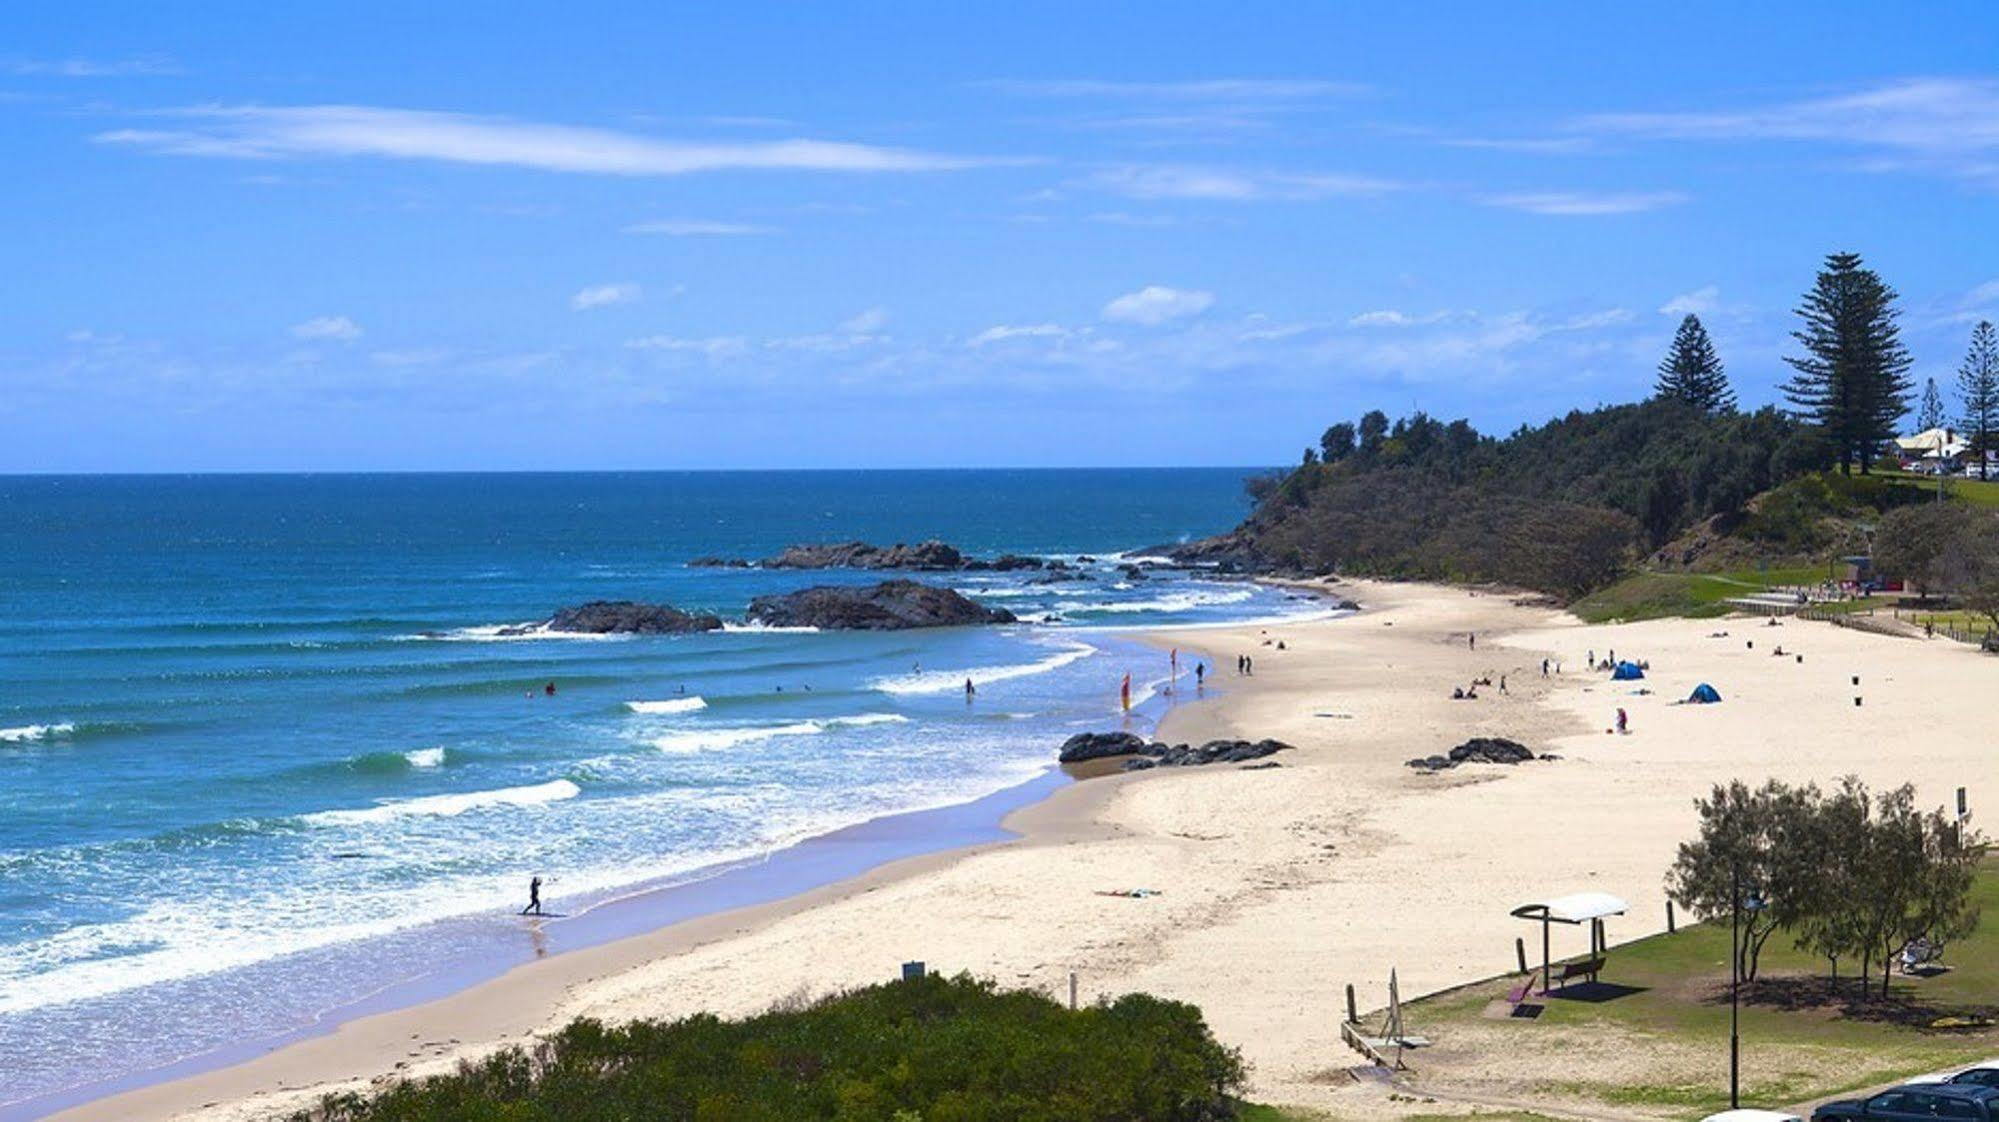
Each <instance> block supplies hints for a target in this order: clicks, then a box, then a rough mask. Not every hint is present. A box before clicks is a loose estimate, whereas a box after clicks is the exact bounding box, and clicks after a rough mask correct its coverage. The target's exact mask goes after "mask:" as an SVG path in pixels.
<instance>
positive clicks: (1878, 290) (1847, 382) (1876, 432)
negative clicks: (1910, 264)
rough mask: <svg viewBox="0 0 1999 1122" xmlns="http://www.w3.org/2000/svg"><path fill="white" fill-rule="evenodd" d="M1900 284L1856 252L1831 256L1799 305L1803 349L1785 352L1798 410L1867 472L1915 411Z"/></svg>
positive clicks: (1841, 456)
mask: <svg viewBox="0 0 1999 1122" xmlns="http://www.w3.org/2000/svg"><path fill="white" fill-rule="evenodd" d="M1895 299H1896V294H1895V290H1894V289H1892V288H1890V287H1888V285H1887V284H1886V283H1885V282H1883V281H1882V280H1881V278H1880V276H1879V275H1877V274H1876V273H1875V272H1874V270H1872V269H1868V268H1865V267H1864V266H1863V265H1862V263H1861V260H1860V255H1859V254H1857V253H1835V254H1832V255H1830V256H1828V257H1827V258H1826V261H1825V268H1823V269H1821V270H1819V275H1818V280H1817V282H1816V283H1815V284H1814V285H1813V286H1812V288H1811V290H1810V291H1809V292H1806V293H1805V296H1804V300H1803V302H1802V303H1800V304H1799V306H1798V309H1797V314H1798V317H1799V318H1800V319H1801V320H1803V325H1802V326H1801V327H1800V328H1799V329H1798V330H1796V331H1793V332H1792V333H1791V336H1792V338H1794V339H1796V340H1797V341H1798V343H1799V345H1800V346H1802V347H1803V348H1804V351H1805V353H1804V354H1802V355H1798V356H1786V357H1785V359H1784V361H1785V362H1787V363H1789V364H1790V365H1791V368H1792V370H1793V374H1792V376H1791V379H1790V380H1789V381H1788V382H1786V383H1784V386H1783V392H1784V396H1785V397H1786V398H1787V399H1788V400H1789V401H1790V403H1791V405H1792V407H1793V409H1794V410H1795V411H1796V413H1797V415H1798V416H1799V417H1801V418H1803V419H1804V420H1807V421H1810V422H1811V423H1813V424H1815V425H1817V426H1818V427H1819V428H1820V429H1821V430H1822V431H1823V433H1824V435H1825V438H1826V440H1827V441H1828V442H1829V444H1830V445H1831V447H1832V449H1833V451H1834V453H1835V455H1836V457H1837V458H1838V460H1839V465H1840V469H1841V470H1842V471H1845V472H1849V473H1850V472H1851V471H1852V469H1853V465H1854V464H1856V463H1857V464H1859V465H1860V470H1861V472H1862V473H1863V474H1865V473H1866V472H1867V471H1868V470H1869V469H1870V467H1871V466H1872V465H1873V462H1874V460H1875V459H1876V457H1877V456H1878V455H1879V452H1880V448H1881V446H1882V445H1883V444H1884V443H1886V442H1887V441H1888V440H1889V439H1890V438H1891V437H1893V436H1894V435H1895V429H1896V425H1897V424H1898V423H1899V422H1900V421H1901V419H1902V417H1903V415H1904V414H1906V413H1907V412H1908V411H1909V390H1910V389H1911V382H1910V380H1909V367H1910V366H1911V365H1912V363H1913V362H1914V360H1913V359H1912V358H1910V356H1909V352H1908V349H1907V348H1905V347H1904V346H1903V345H1902V340H1901V328H1900V327H1899V326H1898V325H1897V324H1896V322H1895V321H1896V319H1897V317H1898V316H1899V314H1900V313H1899V312H1897V310H1896V308H1895Z"/></svg>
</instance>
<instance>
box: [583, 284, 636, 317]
mask: <svg viewBox="0 0 1999 1122" xmlns="http://www.w3.org/2000/svg"><path fill="white" fill-rule="evenodd" d="M640 295H641V293H640V290H639V286H638V285H635V284H597V285H591V286H590V287H589V288H586V289H584V290H582V291H581V292H578V293H577V294H576V295H574V296H571V297H570V298H569V306H570V307H572V308H574V309H576V310H577V311H579V312H587V311H589V310H590V309H592V308H608V307H610V306H611V305H613V304H631V303H636V302H637V301H638V298H639V296H640Z"/></svg>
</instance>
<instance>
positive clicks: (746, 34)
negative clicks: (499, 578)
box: [0, 3, 1999, 471]
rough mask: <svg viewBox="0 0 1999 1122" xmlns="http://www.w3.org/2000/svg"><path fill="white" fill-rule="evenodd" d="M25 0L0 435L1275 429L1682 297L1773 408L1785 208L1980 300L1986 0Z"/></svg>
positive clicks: (17, 52)
mask: <svg viewBox="0 0 1999 1122" xmlns="http://www.w3.org/2000/svg"><path fill="white" fill-rule="evenodd" d="M24 7H26V6H14V7H12V8H10V9H9V10H8V11H7V12H6V13H5V14H0V122H4V127H3V128H0V136H4V137H5V145H4V148H0V152H4V157H0V158H4V161H5V166H4V168H3V169H0V171H4V174H0V205H3V206H4V210H5V214H6V215H7V219H6V225H5V236H4V237H0V269H4V270H5V273H6V275H7V276H8V278H9V282H10V283H9V284H8V285H7V286H6V291H7V298H6V299H5V300H0V428H4V430H5V431H6V432H7V434H8V436H7V439H6V440H4V441H0V471H188V470H333V469H348V470H388V469H396V470H401V469H426V470H427V469H551V468H645V467H661V468H667V467H799V466H803V467H849V466H933V465H964V466H977V465H1051V466H1052V465H1090V464H1253V463H1275V462H1287V461H1290V460H1292V459H1294V458H1295V457H1296V455H1297V450H1298V449H1299V448H1300V447H1302V446H1304V445H1305V444H1306V443H1308V442H1310V441H1312V440H1313V439H1314V438H1315V437H1316V434H1317V433H1318V432H1319V431H1320V430H1321V429H1322V428H1323V427H1324V426H1325V425H1326V424H1327V423H1329V422H1331V421H1334V420H1338V419H1342V418H1350V417H1352V416H1355V415H1357V414H1358V413H1360V412H1361V411H1363V410H1366V409H1369V408H1376V407H1378V408H1382V409H1385V410H1387V411H1389V412H1390V413H1399V412H1406V411H1408V410H1409V409H1412V408H1417V407H1420V408H1423V409H1426V410H1428V411H1430V412H1431V413H1434V414H1438V415H1442V416H1446V417H1458V416H1466V417H1469V418H1471V419H1472V420H1473V422H1474V423H1476V424H1478V425H1479V426H1480V427H1481V428H1486V429H1489V430H1505V429H1508V428H1510V427H1512V426H1514V425H1516V424H1518V423H1520V422H1523V421H1538V420H1542V419H1545V418H1546V417H1548V416H1551V415H1554V414H1557V413H1560V412H1563V411H1565V410H1567V409H1568V408H1570V407H1573V406H1583V407H1587V406H1591V405H1594V404H1597V403H1599V402H1612V401H1623V400H1631V399H1634V398H1637V397H1640V396H1643V395H1644V394H1645V392H1646V391H1647V388H1648V387H1649V385H1650V381H1651V378H1652V372H1653V366H1654V365H1655V363H1656V362H1657V360H1658V357H1659V354H1660V352H1661V351H1662V350H1663V348H1664V346H1665V344H1666V341H1667V340H1668V338H1669V337H1670V335H1671V332H1672V329H1673V327H1674V326H1675V324H1676V322H1677V319H1678V315H1679V313H1680V312H1681V311H1683V310H1689V309H1691V310H1695V311H1698V312H1699V313H1700V314H1701V315H1702V317H1703V319H1705V320H1706V321H1707V322H1708V324H1709V327H1710V329H1711V330H1712V331H1713V333H1714V335H1715V336H1716V340H1717V343H1718V345H1719V347H1720V349H1721V353H1722V357H1723V359H1724V361H1725V362H1726V363H1727V364H1728V367H1729V372H1730V374H1731V376H1732V377H1733V378H1734V379H1735V381H1736V383H1737V386H1738V389H1739V392H1740V393H1741V396H1742V397H1743V399H1744V401H1745V402H1746V403H1751V404H1759V403H1762V402H1766V401H1769V400H1772V398H1773V396H1774V395H1773V389H1772V387H1773V386H1774V385H1775V384H1776V383H1777V382H1779V381H1781V380H1782V378H1783V376H1784V367H1783V365H1782V361H1781V359H1782V356H1783V354H1785V353H1786V351H1787V346H1788V340H1787V337H1786V333H1787V332H1788V330H1789V329H1790V327H1791V318H1792V317H1791V315H1790V311H1789V309H1791V308H1792V307H1793V306H1794V305H1795V303H1796V300H1797V297H1798V294H1799V293H1800V292H1801V291H1802V290H1803V289H1804V288H1805V287H1806V286H1807V285H1808V284H1809V283H1810V281H1811V277H1812V273H1813V270H1814V268H1815V267H1816V265H1817V263H1818V261H1819V259H1820V257H1821V256H1822V255H1823V254H1825V253H1826V252H1829V251H1833V250H1843V249H1851V250H1855V251H1858V252H1860V253H1862V254H1863V255H1865V257H1866V258H1867V259H1868V261H1869V262H1870V263H1871V264H1873V265H1874V266H1875V267H1876V268H1878V269H1879V270H1880V271H1881V272H1882V273H1883V275H1884V276H1885V277H1886V278H1887V279H1888V281H1889V282H1890V283H1891V284H1893V285H1895V286H1896V287H1897V288H1898V289H1899V290H1900V291H1901V292H1902V294H1903V297H1904V303H1903V306H1904V310H1905V324H1906V332H1907V336H1908V340H1909V342H1910V344H1911V346H1912V348H1913V350H1914V352H1915V354H1916V357H1917V360H1918V367H1917V371H1918V374H1919V375H1921V376H1928V375H1935V376H1937V377H1938V379H1939V381H1940V382H1947V381H1948V379H1949V377H1950V374H1951V372H1952V371H1953V370H1954V369H1955V367H1956V364H1957V362H1958V360H1959V358H1960V356H1961V355H1962V352H1963V348H1964V344H1965V340H1966V337H1967V336H1968V334H1969V331H1970V325H1971V322H1972V321H1973V320H1975V319H1976V318H1978V317H1979V316H1981V315H1993V316H1999V255H1995V252H1994V251H1995V249H1996V248H1999V221H1995V217H1999V209H1995V208H1999V62H1995V60H1999V7H1995V6H1994V5H1992V4H1990V3H1963V4H1947V3H1937V4H1922V5H1908V6H1888V5H1880V4H1873V5H1862V4H1842V3H1812V4H1757V5H1740V4H1698V3H1695V4H1675V5H1670V6H1657V5H1650V6H1644V7H1642V8H1641V7H1640V6H1636V5H1602V4H1554V3H1548V4H1531V5H1489V4H1478V5H1474V4H1459V5H1386V4H1384V5H1369V6H1361V5H1338V6H1335V5H1322V4H1310V5H1305V4H1300V5H1293V6H1289V7H1280V6H1276V5H1240V4H1212V5H1194V4H1130V5H1110V4H1098V5H1076V4H1040V3H1015V4H1008V5H992V6H987V7H986V8H984V9H983V10H976V11H975V10H973V9H971V7H970V6H968V5H937V4H914V3H910V4H880V3H841V4H814V5H807V4H796V5H785V6H767V7H757V6H750V5H732V6H728V8H729V10H726V11H716V10H704V9H703V8H697V7H695V6H673V7H668V6H665V5H657V4H632V5H601V4H600V5H588V6H587V7H588V8H589V9H590V10H589V11H588V12H583V13H579V12H578V11H576V10H574V9H575V8H576V7H581V6H567V5H565V6H554V5H550V6H545V7H540V8H536V9H530V8H528V7H526V6H505V7H504V8H503V9H502V10H503V11H504V12H505V14H500V15H495V14H492V12H493V11H494V9H492V7H491V6H489V5H480V6H471V5H465V6H451V5H443V4H439V5H422V6H414V5H402V4H399V5H369V4H343V5H338V6H334V5H327V6H325V7H324V8H323V9H322V10H321V11H320V12H319V13H317V14H304V15H301V14H299V13H297V12H295V11H287V12H285V13H283V14H281V15H280V14H273V13H272V11H270V10H269V9H271V8H272V7H273V6H271V5H266V4H227V3H211V4H206V5H201V6H199V7H198V8H196V7H188V6H180V5H139V4H118V5H112V4H91V3H76V4H69V5H62V6H56V5H44V6H41V7H42V8H43V10H42V11H40V12H29V11H23V10H21V9H22V8H24ZM284 7H293V6H284ZM411 7H421V8H423V11H421V12H418V13H412V12H410V11H409V10H407V9H409V8H411ZM712 7H715V8H720V7H722V6H712Z"/></svg>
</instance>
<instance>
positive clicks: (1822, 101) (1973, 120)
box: [1573, 78, 1999, 184]
mask: <svg viewBox="0 0 1999 1122" xmlns="http://www.w3.org/2000/svg"><path fill="white" fill-rule="evenodd" d="M1573 127H1574V128H1576V129H1577V130H1580V131H1584V132H1594V133H1600V134H1618V135H1625V136H1637V137H1644V138H1650V139H1658V140H1800V141H1823V142H1829V143H1834V144H1848V145H1857V146H1860V147H1867V148H1874V149H1877V150H1879V151H1882V152H1886V153H1892V154H1893V155H1892V156H1891V157H1890V158H1888V159H1886V160H1883V161H1880V162H1877V163H1876V164H1875V165H1874V166H1875V167H1876V168H1879V169H1883V170H1886V169H1891V168H1898V167H1908V166H1914V167H1926V168H1937V169H1941V170H1943V171H1946V172H1948V173H1950V174H1953V175H1958V176H1963V177H1966V178H1971V179H1976V180H1982V181H1986V182H1990V183H1995V184H1999V79H1995V78H1904V79H1900V80H1897V81H1892V82H1886V83H1883V84H1880V85H1877V86H1873V87H1871V88H1868V89H1863V90H1860V91H1857V92H1854V93H1848V94H1840V95H1837V96H1832V97H1818V98H1807V99H1803V100H1797V101H1788V102H1779V103H1776V104H1773V105H1764V106H1756V107H1752V108H1747V109H1735V110H1721V111H1711V112H1686V113H1599V114H1594V115H1591V116H1587V117H1583V118H1580V119H1579V120H1577V121H1576V122H1574V124H1573Z"/></svg>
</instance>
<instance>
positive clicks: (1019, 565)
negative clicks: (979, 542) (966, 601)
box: [990, 553, 1068, 573]
mask: <svg viewBox="0 0 1999 1122" xmlns="http://www.w3.org/2000/svg"><path fill="white" fill-rule="evenodd" d="M1047 564H1049V563H1048V562H1046V561H1043V560H1042V559H1041V558H1039V557H1028V556H1026V555H1024V554H1019V553H1002V554H1000V555H999V556H998V557H995V558H993V559H992V562H991V565H990V568H992V569H993V570H994V571H995V572H1001V573H1011V572H1013V571H1014V570H1016V569H1039V568H1041V567H1043V566H1044V565H1047ZM1055 564H1058V565H1059V564H1061V562H1059V561H1058V562H1055ZM1062 567H1063V568H1068V566H1066V565H1063V566H1062Z"/></svg>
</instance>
